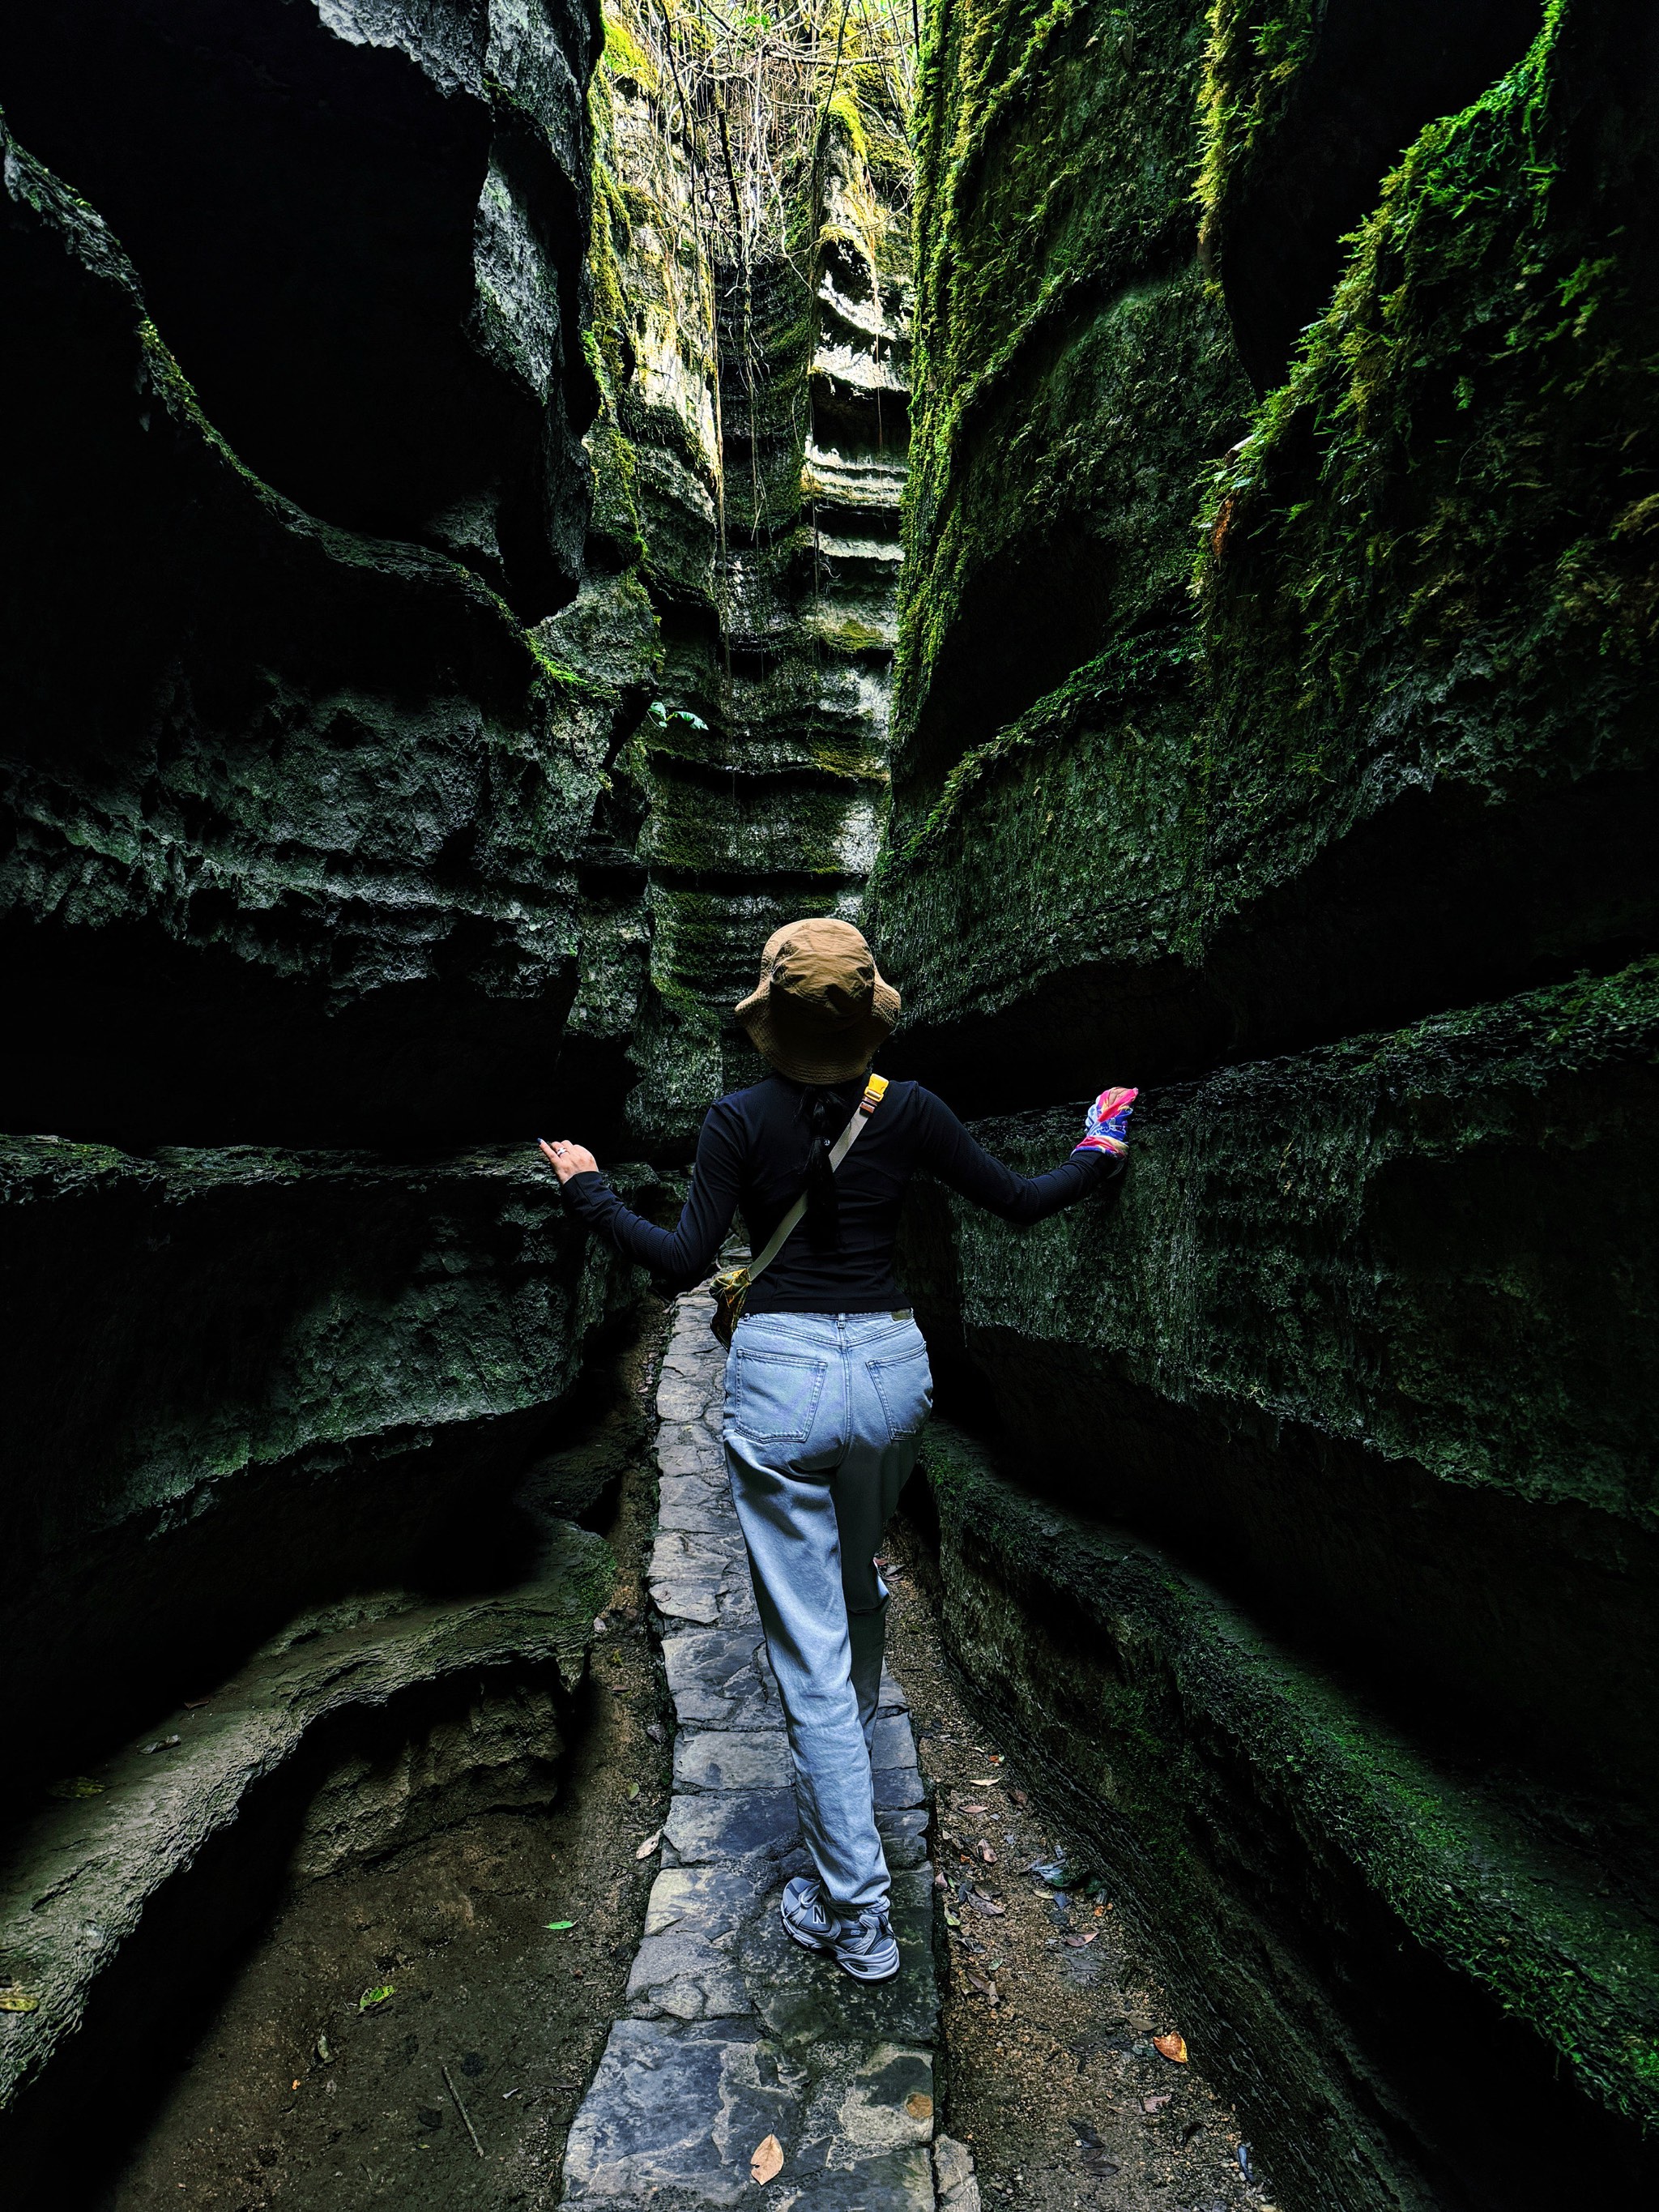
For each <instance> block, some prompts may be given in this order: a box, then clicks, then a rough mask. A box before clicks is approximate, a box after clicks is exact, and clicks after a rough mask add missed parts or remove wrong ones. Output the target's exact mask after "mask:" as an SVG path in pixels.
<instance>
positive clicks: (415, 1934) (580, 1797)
mask: <svg viewBox="0 0 1659 2212" xmlns="http://www.w3.org/2000/svg"><path fill="white" fill-rule="evenodd" d="M658 1350H659V1346H658V1345H657V1344H656V1342H654V1341H653V1343H652V1344H650V1345H648V1346H642V1347H641V1354H640V1358H639V1363H638V1370H637V1375H638V1387H639V1388H640V1389H641V1391H642V1392H645V1391H647V1390H654V1384H655V1371H656V1353H657V1352H658ZM655 1489H656V1486H655V1483H654V1480H653V1479H652V1478H651V1477H650V1476H649V1475H648V1474H647V1475H638V1474H636V1475H630V1476H629V1478H628V1479H627V1481H626V1483H625V1485H624V1489H623V1496H622V1498H621V1501H620V1504H619V1506H618V1509H617V1516H616V1519H615V1521H614V1522H613V1524H612V1525H611V1527H610V1528H607V1529H606V1530H605V1535H606V1538H607V1540H608V1541H609V1542H610V1544H611V1548H612V1550H613V1551H614V1552H615V1553H616V1554H617V1561H618V1568H619V1571H618V1574H617V1583H616V1587H615V1589H614V1590H613V1593H612V1601H611V1602H612V1608H613V1610H612V1613H611V1621H612V1628H611V1633H609V1634H608V1635H607V1636H606V1637H605V1638H604V1639H603V1640H602V1641H601V1642H599V1644H598V1645H597V1646H596V1650H595V1655H594V1665H593V1668H592V1678H591V1680H590V1683H589V1686H588V1689H587V1692H586V1695H585V1698H584V1699H583V1701H582V1705H583V1710H582V1711H580V1712H579V1713H578V1715H577V1716H576V1732H575V1737H574V1747H573V1750H572V1753H571V1756H570V1759H569V1761H568V1767H567V1770H566V1773H565V1776H564V1787H563V1789H562V1793H561V1796H560V1799H559V1802H558V1803H557V1804H556V1806H555V1807H554V1808H553V1809H552V1810H551V1812H550V1813H547V1814H519V1813H501V1814H489V1815H487V1816H485V1817H484V1818H483V1819H479V1820H472V1821H470V1822H468V1823H467V1824H466V1825H465V1826H460V1827H458V1828H455V1829H453V1830H450V1831H448V1832H446V1833H443V1834H440V1835H438V1836H436V1837H435V1838H431V1839H430V1840H428V1841H427V1842H425V1843H423V1844H417V1845H414V1846H411V1847H410V1849H408V1850H404V1851H403V1852H401V1853H399V1854H398V1855H397V1856H396V1857H394V1858H392V1860H391V1861H389V1862H388V1863H386V1864H385V1865H384V1866H382V1867H380V1868H379V1869H374V1870H372V1871H362V1872H356V1873H351V1874H348V1875H339V1876H335V1877H333V1878H331V1879H329V1880H326V1881H319V1882H317V1883H315V1884H313V1886H312V1887H310V1888H308V1889H307V1890H305V1891H303V1892H301V1893H300V1895H299V1896H298V1897H297V1898H295V1899H294V1900H293V1901H292V1902H291V1903H290V1904H289V1905H288V1906H287V1907H286V1908H285V1909H284V1910H283V1911H282V1913H281V1914H280V1915H279V1917H277V1919H276V1922H275V1923H274V1924H273V1925H272V1926H271V1927H270V1929H269V1930H268V1931H267V1933H266V1935H265V1936H264V1939H263V1940H262V1941H261V1942H260V1943H259V1944H258V1946H257V1948H255V1949H254V1951H253V1952H252V1954H251V1956H250V1957H249V1958H248V1959H247V1960H246V1962H245V1964H244V1965H243V1966H242V1967H241V1968H240V1971H239V1972H238V1973H237V1976H236V1979H235V1982H234V1986H233V1988H232V1989H231V1991H230V1993H229V1995H228V1997H227V1999H226V2001H225V2003H224V2005H223V2007H222V2010H221V2011H220V2013H219V2015H218V2016H217V2017H216V2019H215V2020H214V2021H213V2022H212V2023H211V2025H210V2027H209V2028H208V2030H207V2032H206V2033H205V2034H204V2036H203V2037H202V2039H201V2040H200V2042H199V2043H198V2045H197V2047H196V2049H195V2051H193V2052H192V2054H191V2058H190V2060H189V2062H188V2064H187V2065H186V2067H185V2069H184V2071H183V2072H182V2073H181V2075H179V2079H178V2081H177V2082H176V2083H175V2085H174V2087H173V2093H172V2094H171V2096H170V2097H169V2098H168V2100H167V2102H166V2103H165V2104H164V2105H163V2106H161V2109H160V2110H159V2111H158V2112H157V2114H156V2117H155V2121H154V2124H152V2126H151V2128H150V2130H149V2134H148V2136H147V2137H146V2139H145V2140H144V2142H143V2143H142V2144H141V2145H140V2146H139V2147H138V2148H137V2151H136V2152H135V2154H134V2155H133V2156H132V2158H131V2160H130V2162H129V2164H128V2166H127V2167H126V2169H125V2172H123V2173H122V2175H121V2177H120V2179H119V2180H118V2182H117V2183H116V2185H114V2187H113V2188H112V2191H110V2192H109V2193H108V2194H107V2195H106V2197H105V2198H104V2200H103V2203H104V2207H105V2212H138V2208H140V2207H144V2208H150V2207H156V2206H161V2205H170V2206H174V2207H177V2208H179V2212H197V2208H198V2207H200V2208H203V2212H206V2208H209V2207H211V2208H212V2212H266V2208H273V2207H276V2206H279V2205H280V2206H281V2207H283V2212H314V2208H320V2207H322V2206H325V2205H326V2206H329V2207H331V2208H341V2207H344V2208H349V2212H359V2208H365V2207H368V2206H373V2205H377V2204H380V2203H387V2204H391V2203H397V2204H398V2205H400V2206H406V2207H417V2206H432V2207H438V2206H441V2207H443V2208H444V2212H468V2208H471V2207H476V2208H480V2212H482V2208H483V2207H485V2206H489V2207H492V2208H494V2207H500V2206H506V2205H522V2206H526V2207H528V2208H531V2212H541V2208H543V2207H546V2206H550V2205H552V2204H555V2203H556V2202H557V2200H558V2194H559V2171H560V2166H561V2162H562V2158H563V2153H564V2139H565V2134H566V2131H567V2130H568V2127H569V2125H570V2122H571V2120H572V2119H573V2118H574V2115H575V2112H576V2108H577V2106H578V2105H579V2104H580V2101H581V2098H582V2094H583V2092H584V2091H585V2090H586V2086H587V2083H588V2081H590V2079H591V2078H592V2074H593V2070H594V2069H595V2067H596V2066H597V2064H598V2063H599V2053H600V2051H601V2050H602V2048H603V2047H604V2044H605V2036H606V2033H607V2032H608V2030H609V2028H610V2026H611V2021H612V2020H613V2019H614V2018H615V2017H616V2015H617V2013H618V2012H620V2010H621V2009H622V1998H623V1985H624V1984H625V1982H626V1980H627V1976H628V1968H629V1963H630V1961H631V1960H632V1959H633V1956H634V1953H635V1949H636V1948H637V1946H638V1943H639V1940H640V1934H641V1928H642V1926H643V1923H644V1917H645V1905H646V1899H647V1894H648V1893H649V1890H650V1887H651V1879H652V1875H653V1872H654V1869H655V1861H654V1860H652V1861H649V1862H647V1863H643V1864H641V1863H640V1862H639V1861H637V1860H636V1859H635V1856H634V1849H635V1844H637V1843H638V1842H640V1841H641V1840H642V1839H643V1838H644V1837H646V1836H647V1835H648V1834H649V1833H650V1832H651V1831H652V1830H653V1829H654V1828H656V1827H659V1826H660V1825H661V1822H662V1819H663V1816H664V1814H665V1813H666V1811H667V1809H668V1800H669V1788H670V1779H671V1776H670V1760H671V1750H672V1738H671V1730H670V1708H669V1704H668V1699H667V1692H666V1686H665V1682H664V1680H663V1676H662V1670H661V1667H660V1664H659V1662H658V1661H657V1659H656V1658H655V1656H654V1654H653V1650H652V1648H651V1646H650V1644H649V1643H648V1641H647V1638H646V1635H645V1631H644V1628H643V1626H642V1622H643V1617H644V1616H643V1612H642V1607H643V1605H644V1601H645V1589H644V1582H643V1576H642V1567H643V1563H644V1559H645V1555H646V1551H647V1546H648V1543H649V1538H650V1531H651V1526H652V1520H653V1515H654V1512H655V1509H656V1496H655ZM629 1613H631V1614H632V1619H631V1620H630V1619H629ZM652 1729H655V1730H656V1731H657V1735H655V1736H653V1735H652V1734H651V1733H649V1731H650V1730H652ZM554 1920H568V1921H572V1922H574V1926H573V1927H572V1928H570V1929H568V1930H558V1931H552V1930H550V1929H549V1928H548V1926H547V1924H546V1923H548V1922H549V1921H554ZM387 1986H390V1987H391V1988H392V1991H393V1994H392V1996H389V1997H386V1998H385V1999H384V2000H383V2001H381V2002H378V2003H374V2004H371V2005H369V2006H368V2007H367V2008H363V2007H362V2005H361V2002H360V2000H361V1999H362V1996H363V1995H364V1994H365V1993H366V1992H368V1991H369V1990H377V1989H380V1988H385V1987H387ZM446 2068H447V2069H448V2078H447V2080H446V2077H445V2071H444V2069H446ZM452 2084H453V2087H452ZM462 2107H464V2108H465V2119H464V2118H463V2117H462V2109H461V2108H462ZM467 2120H470V2121H471V2129H472V2130H473V2131H475V2132H476V2135H477V2144H478V2145H480V2146H482V2151H483V2155H482V2156H480V2154H479V2149H478V2148H477V2147H475V2144H474V2142H473V2141H472V2137H471V2134H470V2133H469V2130H468V2127H467V2124H466V2122H467Z"/></svg>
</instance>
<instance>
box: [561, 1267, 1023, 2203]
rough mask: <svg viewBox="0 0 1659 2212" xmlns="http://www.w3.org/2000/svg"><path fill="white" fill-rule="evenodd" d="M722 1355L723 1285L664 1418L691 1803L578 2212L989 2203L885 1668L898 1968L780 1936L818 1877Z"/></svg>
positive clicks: (884, 1729)
mask: <svg viewBox="0 0 1659 2212" xmlns="http://www.w3.org/2000/svg"><path fill="white" fill-rule="evenodd" d="M723 1376H724V1353H723V1352H722V1350H721V1348H720V1345H719V1344H718V1343H716V1341H715V1340H714V1337H713V1336H712V1335H711V1334H709V1330H708V1304H707V1300H706V1297H705V1296H704V1295H703V1294H702V1293H701V1292H699V1291H692V1292H690V1293H688V1295H687V1296H686V1297H684V1298H683V1299H682V1300H681V1302H680V1306H679V1311H678V1315H677V1316H676V1318H675V1323H674V1328H673V1333H672V1335H671V1339H670V1343H669V1347H668V1352H667V1353H666V1355H665V1360H664V1368H663V1379H662V1383H661V1385H660V1387H659V1392H658V1398H657V1406H658V1413H659V1417H660V1419H661V1420H662V1423H663V1426H662V1430H661V1431H660V1435H659V1455H660V1463H661V1466H662V1470H663V1472H662V1491H661V1511H660V1516H659V1534H658V1537H657V1541H656V1546H655V1548H654V1551H653V1558H652V1565H651V1591H652V1597H653V1601H654V1603H655V1605H656V1607H657V1608H658V1610H659V1613H661V1615H662V1618H663V1622H664V1633H663V1639H662V1650H663V1658H664V1662H665V1666H666V1668H667V1672H668V1684H669V1690H670V1692H671V1696H672V1698H673V1700H674V1709H675V1717H676V1721H677V1723H678V1736H677V1740H676V1742H675V1747H674V1797H673V1802H672V1804H671V1808H670V1810H669V1814H668V1817H667V1819H666V1820H665V1823H664V1826H663V1833H662V1845H661V1849H662V1863H661V1870H660V1871H659V1874H658V1875H657V1879H656V1881H655V1883H654V1885H653V1888H652V1893H651V1900H650V1905H649V1907H648V1909H647V1917H646V1927H645V1936H644V1940H643V1941H642V1942H641V1945H640V1948H639V1952H638V1954H637V1956H636V1957H635V1960H634V1965H633V1968H632V1971H631V1972H630V1974H629V1981H628V1990H627V1998H626V2004H627V2010H626V2013H625V2014H624V2015H623V2018H622V2019H620V2020H618V2021H617V2022H616V2023H615V2025H614V2027H612V2029H611V2035H610V2038H609V2039H608V2041H607V2043H606V2045H605V2053H604V2056H603V2057H602V2058H601V2060H600V2063H599V2071H598V2073H597V2074H596V2075H595V2076H594V2079H593V2081H592V2086H591V2087H590V2088H589V2090H588V2093H587V2095H586V2098H585V2100H583V2103H582V2106H581V2109H580V2112H579V2113H578V2114H577V2117H576V2120H575V2124H574V2126H573V2127H572V2129H571V2132H570V2136H569V2140H568V2144H567V2146H566V2150H565V2166H564V2189H565V2194H564V2199H563V2202H564V2203H566V2204H567V2205H570V2206H577V2205H594V2206H597V2205H599V2204H605V2205H606V2206H608V2207H616V2206H618V2205H634V2204H637V2205H640V2206H644V2205H646V2204H647V2203H648V2204H649V2205H650V2206H651V2207H652V2208H653V2212H702V2208H705V2207H709V2206H715V2205H727V2204H734V2203H739V2202H749V2201H753V2199H754V2197H755V2196H756V2193H757V2192H756V2189H755V2185H754V2183H753V2182H752V2181H751V2179H750V2160H751V2158H752V2157H753V2156H754V2154H755V2153H756V2152H757V2150H758V2149H759V2148H760V2147H761V2145H762V2144H763V2142H765V2141H766V2139H767V2137H768V2136H775V2137H776V2138H777V2141H778V2142H779V2145H780V2146H781V2149H782V2152H783V2159H784V2163H783V2166H782V2170H781V2172H780V2174H779V2175H778V2177H777V2180H776V2183H775V2191H768V2193H767V2196H766V2198H765V2200H764V2201H766V2202H768V2203H774V2202H775V2203H776V2204H777V2205H778V2206H779V2207H780V2208H781V2207H783V2206H785V2205H787V2206H788V2207H789V2208H790V2212H854V2208H855V2207H862V2208H864V2212H934V2208H935V2207H936V2206H939V2205H948V2206H949V2207H950V2208H951V2212H978V2203H979V2194H978V2185H977V2184H976V2182H975V2179H974V2175H973V2163H972V2159H971V2156H970V2155H969V2154H968V2152H967V2151H966V2150H965V2149H964V2148H963V2147H962V2146H961V2145H959V2144H955V2143H952V2142H951V2141H950V2139H949V2138H948V2137H944V2136H936V2129H935V2092H934V2082H933V2066H934V2054H935V2051H936V2049H937V2046H938V2042H939V1989H938V1985H937V1983H936V1981H935V1978H934V1972H933V1868H932V1865H931V1864H930V1863H929V1861H928V1857H927V1819H928V1815H927V1805H926V1800H925V1790H924V1787H923V1784H922V1779H921V1771H920V1768H919V1766H918V1765H917V1760H916V1747H915V1736H914V1735H913V1733H912V1731H911V1728H910V1723H909V1719H908V1710H907V1705H906V1700H905V1697H904V1692H903V1691H902V1688H901V1686H900V1685H899V1684H898V1683H897V1682H896V1681H895V1680H894V1679H893V1677H892V1676H891V1675H890V1674H884V1676H883V1678H882V1686H881V1698H880V1705H879V1710H878V1718H877V1722H876V1731H875V1777H876V1803H877V1822H878V1826H879V1828H880V1830H881V1833H882V1838H883V1841H884V1845H885V1848H886V1851H887V1859H888V1864H889V1865H890V1868H891V1869H892V1870H893V1925H894V1931H895V1933H896V1936H897V1937H898V1942H899V1951H900V1956H901V1959H902V1967H901V1970H900V1972H899V1974H898V1977H897V1978H896V1980H894V1981H891V1982H888V1983H884V1984H881V1985H880V1986H879V1987H876V1988H866V1987H863V1986H861V1985H860V1984H857V1983H855V1982H854V1981H853V1980H851V1979H850V1978H848V1976H847V1975H845V1974H842V1973H841V1972H839V1971H838V1970H837V1969H836V1967H835V1966H833V1965H832V1964H831V1963H830V1962H829V1960H825V1959H823V1958H822V1957H819V1956H817V1955H816V1954H812V1953H810V1952H807V1951H805V1950H803V1949H801V1948H799V1946H798V1945H796V1944H794V1943H792V1942H790V1940H789V1938H788V1937H787V1935H786V1934H785V1932H784V1929H783V1924H782V1923H781V1919H780V1918H779V1916H778V1905H779V1901H780V1898H781V1892H782V1888H783V1885H784V1883H785V1882H786V1881H787V1880H788V1879H789V1878H790V1877H791V1876H792V1875H795V1874H799V1873H805V1872H808V1871H810V1868H811V1862H810V1861H809V1859H808V1857H807V1856H806V1853H805V1850H804V1849H803V1847H802V1843H801V1835H800V1824H799V1817H798V1815H797V1813H796V1808H795V1799H794V1791H793V1776H792V1769H791V1765H790V1757H789V1746H788V1740H787V1735H786V1734H785V1732H784V1727H783V1714H782V1710H781V1705H780V1704H779V1701H778V1690H777V1683H776V1680H775V1677H774V1675H773V1673H772V1669H771V1667H770V1665H769V1662H768V1660H767V1656H766V1649H765V1644H764V1642H763V1638H762V1635H761V1632H760V1626H759V1621H758V1617H757V1613H756V1610H755V1602H754V1595H753V1591H752V1588H751V1587H750V1578H749V1573H748V1565H747V1560H746V1558H745V1555H744V1549H743V1541H742V1537H741V1534H740V1533H739V1531H738V1523H737V1516H736V1514H735V1512H734V1510H733V1509H732V1501H731V1497H730V1494H729V1492H728V1490H727V1487H726V1473H725V1467H724V1463H723V1461H722V1457H721V1453H720V1436H719V1430H720V1407H721V1399H722V1394H723Z"/></svg>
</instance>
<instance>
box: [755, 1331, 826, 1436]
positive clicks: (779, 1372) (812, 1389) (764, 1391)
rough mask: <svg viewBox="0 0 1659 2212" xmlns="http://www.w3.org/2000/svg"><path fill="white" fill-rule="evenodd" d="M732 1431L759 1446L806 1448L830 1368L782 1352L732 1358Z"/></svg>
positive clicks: (757, 1353) (819, 1361) (759, 1353)
mask: <svg viewBox="0 0 1659 2212" xmlns="http://www.w3.org/2000/svg"><path fill="white" fill-rule="evenodd" d="M827 1372H828V1365H827V1363H826V1362H825V1361H823V1360H822V1359H800V1358H794V1357H793V1356H789V1355H787V1354H785V1353H783V1352H749V1351H745V1350H744V1347H743V1346H738V1348H737V1350H736V1351H735V1352H733V1353H732V1427H733V1429H734V1430H735V1431H737V1433H738V1436H740V1437H754V1438H755V1440H756V1441H757V1443H805V1441H806V1438H807V1437H808V1436H809V1435H810V1434H811V1427H812V1422H813V1419H814V1417H815V1416H816V1414H817V1410H818V1400H819V1398H820V1397H822V1395H823V1378H824V1376H825V1374H826V1373H827Z"/></svg>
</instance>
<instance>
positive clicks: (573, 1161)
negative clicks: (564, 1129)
mask: <svg viewBox="0 0 1659 2212" xmlns="http://www.w3.org/2000/svg"><path fill="white" fill-rule="evenodd" d="M536 1141H537V1143H538V1145H539V1146H541V1148H542V1151H543V1152H544V1154H545V1155H546V1157H547V1161H548V1164H549V1166H550V1167H551V1169H552V1170H553V1172H554V1174H555V1175H556V1176H557V1177H558V1178H559V1181H560V1182H562V1183H565V1182H569V1180H570V1178H571V1176H578V1175H597V1174H598V1173H599V1162H598V1161H597V1160H596V1159H595V1158H594V1157H593V1155H592V1152H589V1151H588V1149H587V1147H586V1145H573V1144H572V1143H571V1141H570V1139H568V1137H556V1138H555V1139H553V1142H552V1143H551V1144H549V1143H548V1141H547V1139H546V1138H545V1137H538V1139H536Z"/></svg>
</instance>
